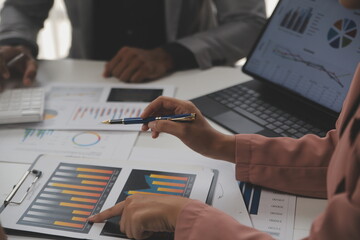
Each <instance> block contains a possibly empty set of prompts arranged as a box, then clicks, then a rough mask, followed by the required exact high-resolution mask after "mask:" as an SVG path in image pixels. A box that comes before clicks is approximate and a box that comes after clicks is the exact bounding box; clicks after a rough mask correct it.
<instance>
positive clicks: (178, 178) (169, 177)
mask: <svg viewBox="0 0 360 240" xmlns="http://www.w3.org/2000/svg"><path fill="white" fill-rule="evenodd" d="M150 177H151V178H162V179H170V180H181V181H187V180H188V178H187V177H175V176H166V175H159V174H150Z"/></svg>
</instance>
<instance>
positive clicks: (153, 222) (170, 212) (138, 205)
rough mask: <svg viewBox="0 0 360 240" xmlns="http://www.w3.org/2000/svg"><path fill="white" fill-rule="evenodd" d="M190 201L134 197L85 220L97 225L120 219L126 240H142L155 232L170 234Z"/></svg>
mask: <svg viewBox="0 0 360 240" xmlns="http://www.w3.org/2000/svg"><path fill="white" fill-rule="evenodd" d="M189 201H192V200H190V199H188V198H183V197H176V196H154V195H144V194H135V195H131V196H129V197H127V198H126V200H125V201H122V202H120V203H118V204H116V205H115V206H113V207H111V208H109V209H107V210H105V211H103V212H101V213H99V214H97V215H94V216H91V217H89V218H88V220H89V221H90V222H95V223H97V222H103V221H104V220H106V219H109V218H111V217H115V216H121V220H120V223H119V225H120V231H121V232H123V233H125V234H126V236H127V237H128V238H135V239H144V238H148V237H150V236H151V235H152V234H153V233H155V232H173V231H174V230H175V226H176V220H177V218H178V215H179V214H180V212H181V210H182V208H183V207H184V206H185V205H186V203H188V202H189Z"/></svg>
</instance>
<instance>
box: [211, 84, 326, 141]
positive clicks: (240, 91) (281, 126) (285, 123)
mask: <svg viewBox="0 0 360 240" xmlns="http://www.w3.org/2000/svg"><path fill="white" fill-rule="evenodd" d="M208 96H209V97H210V98H212V99H214V100H215V101H216V102H219V103H221V104H223V105H225V106H227V107H228V108H230V109H233V110H234V111H235V112H238V113H240V114H241V115H243V116H245V117H247V118H249V119H251V120H253V121H255V122H257V123H258V124H260V125H262V126H265V127H266V128H268V129H269V130H271V131H274V132H276V133H278V134H279V135H281V136H284V137H293V138H300V137H302V136H304V135H305V134H308V133H312V134H316V135H318V136H321V137H323V136H325V134H326V133H325V132H324V131H322V130H321V129H319V128H317V127H314V126H313V125H311V124H309V123H306V122H304V121H303V120H301V119H299V118H297V117H295V116H293V115H291V114H289V113H287V112H284V111H283V110H281V109H279V108H277V107H275V106H273V105H271V104H270V103H268V102H264V101H263V100H261V99H260V98H259V96H260V94H259V93H257V92H256V91H254V90H252V89H249V88H247V87H245V86H243V85H236V86H233V87H230V88H227V89H224V90H221V91H218V92H215V93H211V94H209V95H208Z"/></svg>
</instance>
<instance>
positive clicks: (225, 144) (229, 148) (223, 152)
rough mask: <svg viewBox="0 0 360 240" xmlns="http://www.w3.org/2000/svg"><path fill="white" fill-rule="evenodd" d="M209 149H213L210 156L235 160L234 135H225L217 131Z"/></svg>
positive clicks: (229, 160) (228, 160)
mask: <svg viewBox="0 0 360 240" xmlns="http://www.w3.org/2000/svg"><path fill="white" fill-rule="evenodd" d="M214 139H215V141H214V142H213V144H211V145H212V147H211V149H213V151H212V152H213V154H212V156H210V157H212V158H215V159H221V160H224V161H227V162H231V163H234V162H235V142H236V140H235V135H227V134H223V133H220V132H218V133H217V136H216V137H215V138H214Z"/></svg>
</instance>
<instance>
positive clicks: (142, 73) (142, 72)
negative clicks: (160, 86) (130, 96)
mask: <svg viewBox="0 0 360 240" xmlns="http://www.w3.org/2000/svg"><path fill="white" fill-rule="evenodd" d="M145 79H149V74H147V71H146V69H144V68H143V66H142V67H141V68H140V69H139V70H138V71H136V72H135V73H134V74H133V75H132V77H131V78H130V82H133V83H139V82H144V81H145Z"/></svg>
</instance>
